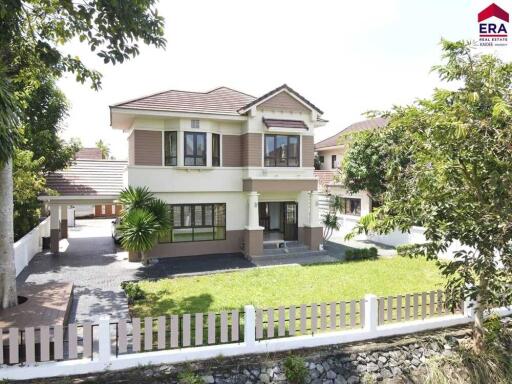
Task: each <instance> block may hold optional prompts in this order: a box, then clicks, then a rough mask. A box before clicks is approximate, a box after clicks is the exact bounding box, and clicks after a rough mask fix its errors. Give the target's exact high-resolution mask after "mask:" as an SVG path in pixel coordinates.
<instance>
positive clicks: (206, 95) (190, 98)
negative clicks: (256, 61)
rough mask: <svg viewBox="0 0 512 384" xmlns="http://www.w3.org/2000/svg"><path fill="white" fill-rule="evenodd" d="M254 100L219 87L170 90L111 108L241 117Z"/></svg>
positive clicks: (244, 94) (251, 97) (237, 92)
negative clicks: (242, 110) (205, 90)
mask: <svg viewBox="0 0 512 384" xmlns="http://www.w3.org/2000/svg"><path fill="white" fill-rule="evenodd" d="M254 99H255V97H254V96H251V95H248V94H246V93H243V92H240V91H236V90H234V89H231V88H228V87H219V88H215V89H213V90H211V91H209V92H189V91H177V90H169V91H164V92H159V93H155V94H152V95H149V96H144V97H139V98H137V99H133V100H128V101H124V102H121V103H118V104H114V105H112V106H111V107H115V108H126V109H143V110H151V111H165V112H188V113H214V114H223V115H235V116H239V113H238V112H237V111H238V110H239V109H240V108H242V107H243V106H244V105H247V103H250V102H251V101H253V100H254Z"/></svg>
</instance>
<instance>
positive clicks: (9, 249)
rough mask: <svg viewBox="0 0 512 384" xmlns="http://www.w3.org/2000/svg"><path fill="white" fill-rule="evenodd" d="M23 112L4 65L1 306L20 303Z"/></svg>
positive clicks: (0, 99) (0, 86) (0, 87)
mask: <svg viewBox="0 0 512 384" xmlns="http://www.w3.org/2000/svg"><path fill="white" fill-rule="evenodd" d="M20 115H21V112H20V109H19V107H18V103H17V100H16V98H15V96H14V94H13V93H12V92H11V87H10V82H9V80H8V78H7V76H6V75H5V73H4V71H3V69H2V68H0V301H1V302H0V306H1V308H3V309H4V308H9V307H13V306H15V305H16V304H17V303H18V299H17V293H16V267H15V264H14V230H13V227H14V224H13V195H12V193H13V188H12V155H13V153H14V146H15V144H16V141H17V139H18V124H19V118H20Z"/></svg>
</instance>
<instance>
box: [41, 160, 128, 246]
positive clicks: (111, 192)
mask: <svg viewBox="0 0 512 384" xmlns="http://www.w3.org/2000/svg"><path fill="white" fill-rule="evenodd" d="M126 165H127V162H126V161H116V160H76V161H75V162H74V164H73V165H72V166H70V167H69V168H67V169H65V170H63V171H59V172H55V173H52V174H50V175H48V176H47V178H46V184H47V186H48V187H49V188H51V189H52V190H53V191H55V192H56V195H54V196H53V195H44V196H39V200H40V201H43V202H45V204H47V206H48V207H49V210H50V250H51V252H52V253H58V252H59V240H60V239H65V238H67V237H68V216H67V215H68V214H67V212H68V207H69V206H71V205H105V204H115V203H116V202H117V200H118V198H119V193H120V192H121V190H122V189H123V187H124V183H123V173H124V170H125V168H126Z"/></svg>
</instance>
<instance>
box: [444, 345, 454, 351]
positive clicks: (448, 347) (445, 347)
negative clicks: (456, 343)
mask: <svg viewBox="0 0 512 384" xmlns="http://www.w3.org/2000/svg"><path fill="white" fill-rule="evenodd" d="M443 347H444V349H446V350H448V351H449V350H451V349H452V346H451V345H449V344H445V345H444V346H443Z"/></svg>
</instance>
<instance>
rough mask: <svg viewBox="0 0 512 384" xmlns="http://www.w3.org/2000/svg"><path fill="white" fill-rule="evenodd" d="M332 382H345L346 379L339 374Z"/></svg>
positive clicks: (337, 383) (343, 383) (342, 383)
mask: <svg viewBox="0 0 512 384" xmlns="http://www.w3.org/2000/svg"><path fill="white" fill-rule="evenodd" d="M334 384H347V380H345V378H344V377H343V376H341V375H340V376H338V377H336V379H335V380H334Z"/></svg>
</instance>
